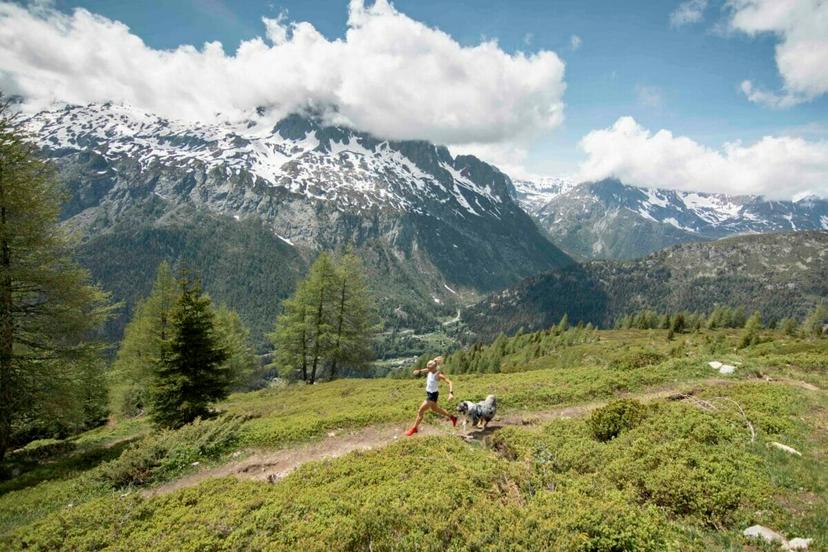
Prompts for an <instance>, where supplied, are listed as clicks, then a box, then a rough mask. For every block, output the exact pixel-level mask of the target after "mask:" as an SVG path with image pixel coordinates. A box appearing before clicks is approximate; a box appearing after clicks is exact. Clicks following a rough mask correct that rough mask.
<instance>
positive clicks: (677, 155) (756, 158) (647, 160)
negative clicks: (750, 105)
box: [579, 117, 828, 199]
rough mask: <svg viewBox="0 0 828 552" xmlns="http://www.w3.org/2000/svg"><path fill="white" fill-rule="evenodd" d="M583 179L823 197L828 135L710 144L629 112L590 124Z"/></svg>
mask: <svg viewBox="0 0 828 552" xmlns="http://www.w3.org/2000/svg"><path fill="white" fill-rule="evenodd" d="M579 145H580V147H581V149H582V150H583V151H584V152H585V153H586V154H587V159H586V161H584V162H583V163H582V164H581V166H580V174H579V177H580V179H582V180H600V179H602V178H609V177H615V178H618V179H620V180H622V181H624V182H626V183H628V184H636V185H641V186H646V187H659V188H670V189H677V190H692V191H707V192H724V193H730V194H761V195H764V196H766V197H769V198H772V199H782V198H785V199H790V198H792V197H794V196H797V195H802V194H805V193H814V194H817V195H820V196H823V197H828V141H806V140H804V139H802V138H798V137H791V136H765V137H764V138H762V139H761V140H759V141H758V142H756V143H754V144H751V145H747V146H745V145H742V144H741V143H740V142H729V143H726V144H724V145H723V146H722V147H721V148H720V149H718V150H716V149H711V148H708V147H706V146H704V145H702V144H699V143H698V142H695V141H694V140H692V139H690V138H687V137H685V136H673V134H672V133H671V132H670V131H668V130H659V131H658V132H656V133H652V132H650V131H649V130H647V129H646V128H644V127H642V126H641V125H639V124H638V123H637V122H636V121H635V119H633V118H632V117H621V118H619V119H618V120H617V121H616V122H615V124H614V125H613V126H612V127H610V128H607V129H602V130H593V131H592V132H590V133H588V134H587V135H586V136H584V137H583V138H582V139H581V141H580V143H579Z"/></svg>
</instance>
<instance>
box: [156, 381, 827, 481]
mask: <svg viewBox="0 0 828 552" xmlns="http://www.w3.org/2000/svg"><path fill="white" fill-rule="evenodd" d="M776 381H777V382H779V383H785V384H788V385H790V384H792V382H791V381H779V380H776ZM735 383H744V380H724V379H720V378H709V379H704V380H699V381H695V382H683V383H679V384H672V385H669V386H661V387H657V388H651V389H649V390H647V391H642V392H639V393H619V394H617V395H615V396H614V397H612V399H618V398H634V399H637V400H640V401H643V402H647V401H653V400H658V399H663V398H667V397H669V396H671V395H675V394H676V393H681V392H688V391H690V390H692V389H696V388H698V387H700V386H702V385H707V386H709V385H730V384H735ZM797 383H801V382H797ZM806 385H807V384H806ZM810 387H813V386H810ZM608 400H611V399H607V400H601V401H593V402H589V403H583V404H578V405H574V406H566V407H560V408H554V409H550V410H540V411H531V412H516V413H509V414H505V415H503V416H498V417H496V418H495V419H494V421H493V422H492V423H491V424H489V427H488V429H487V430H486V431H481V430H478V429H472V428H471V426H469V428H468V430H469V431H468V436H466V439H467V440H470V441H471V440H478V439H481V438H482V437H485V436H486V435H488V434H490V433H492V432H493V431H496V430H497V429H499V428H501V427H504V426H509V425H518V426H521V425H523V426H526V425H535V424H539V423H543V422H546V421H549V420H554V419H565V418H576V417H580V416H584V415H586V414H589V413H590V412H592V411H593V410H595V409H596V408H599V407H601V406H603V405H605V404H607V402H608ZM407 423H408V422H397V423H388V424H379V425H373V426H368V427H364V428H361V429H354V430H342V431H341V432H340V431H332V432H330V433H328V435H327V437H324V438H323V439H321V440H319V441H313V442H310V443H306V444H301V445H297V446H293V447H290V448H284V449H279V450H258V451H254V452H252V453H251V454H250V455H249V456H245V457H244V458H240V459H239V460H234V461H231V462H229V463H227V464H224V465H222V466H217V467H215V468H207V469H204V470H201V471H199V472H196V473H194V474H192V475H188V476H184V477H182V478H180V479H177V480H175V481H170V482H169V483H166V484H164V485H161V486H159V487H155V488H153V489H147V490H146V491H144V492H143V494H144V496H157V495H162V494H166V493H169V492H172V491H175V490H178V489H183V488H188V487H194V486H196V485H198V484H199V483H201V482H202V481H204V480H206V479H210V478H214V477H227V476H231V475H232V476H236V477H238V478H241V479H248V480H257V481H267V482H275V481H278V480H279V479H281V478H283V477H285V476H286V475H288V474H289V473H290V472H292V471H293V470H295V469H296V468H298V467H299V466H301V465H302V464H304V463H306V462H313V461H316V460H323V459H326V458H337V457H339V456H344V455H346V454H348V453H350V452H353V451H357V450H361V451H366V450H373V449H377V448H381V447H383V446H386V445H389V444H391V443H393V442H395V441H397V440H399V439H407V438H408V437H406V436H405V435H404V434H403V431H404V430H405V428H406V427H407ZM460 426H461V422H460V421H458V422H457V428H453V427H452V426H451V424H449V423H448V422H442V421H437V422H436V424H423V425H422V426H420V431H419V433H418V434H417V435H418V436H420V435H457V436H460V437H463V436H462V429H461V427H460ZM413 438H417V437H416V436H415V437H413Z"/></svg>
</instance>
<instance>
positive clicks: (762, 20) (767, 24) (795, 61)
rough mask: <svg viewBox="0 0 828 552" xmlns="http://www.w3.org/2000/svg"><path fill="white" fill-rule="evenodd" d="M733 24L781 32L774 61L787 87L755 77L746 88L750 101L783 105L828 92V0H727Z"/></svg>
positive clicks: (751, 31)
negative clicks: (770, 86)
mask: <svg viewBox="0 0 828 552" xmlns="http://www.w3.org/2000/svg"><path fill="white" fill-rule="evenodd" d="M726 7H727V9H728V10H729V11H730V21H729V25H730V28H731V29H732V30H734V31H738V32H743V33H746V34H748V35H758V34H761V33H773V34H775V35H776V36H778V37H779V43H778V44H777V46H776V55H775V57H776V66H777V68H778V69H779V74H780V75H781V76H782V81H783V89H782V90H781V91H780V92H779V93H776V92H768V91H765V90H762V89H760V88H757V87H756V86H755V85H754V84H753V83H752V82H750V81H745V82H743V83H742V86H741V88H742V91H743V92H744V94H745V96H746V97H747V98H748V99H749V100H750V101H752V102H755V103H759V104H763V105H767V106H769V107H776V108H785V107H791V106H793V105H796V104H799V103H802V102H807V101H810V100H813V99H814V98H816V97H818V96H821V95H822V94H825V93H826V92H828V71H826V67H828V2H826V1H824V0H728V1H727V4H726Z"/></svg>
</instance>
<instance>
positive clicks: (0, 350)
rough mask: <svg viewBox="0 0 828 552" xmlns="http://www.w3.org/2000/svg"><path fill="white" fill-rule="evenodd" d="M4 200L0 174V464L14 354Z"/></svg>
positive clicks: (5, 444)
mask: <svg viewBox="0 0 828 552" xmlns="http://www.w3.org/2000/svg"><path fill="white" fill-rule="evenodd" d="M5 199H6V198H5V193H4V188H3V182H2V172H0V462H2V461H3V459H4V458H5V455H6V449H8V447H9V437H10V436H11V435H10V434H11V415H12V412H11V409H12V395H11V393H12V386H11V374H12V369H13V367H12V355H13V352H14V318H13V315H12V309H13V307H14V304H13V302H12V281H11V251H10V248H9V242H8V238H7V236H8V233H7V231H6V205H5V203H6V202H5Z"/></svg>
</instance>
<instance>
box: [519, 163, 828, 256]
mask: <svg viewBox="0 0 828 552" xmlns="http://www.w3.org/2000/svg"><path fill="white" fill-rule="evenodd" d="M514 188H515V191H514V197H515V199H516V200H517V201H518V202H519V203H520V204H521V206H522V207H523V208H524V209H525V210H526V211H527V212H528V213H530V214H531V215H532V216H533V217H535V218H536V219H537V221H538V222H539V224H540V225H541V226H542V227H543V228H544V229H545V230H546V231H547V232H548V233H549V235H550V237H551V238H552V240H553V241H554V242H555V243H556V244H557V245H559V246H560V247H561V248H562V249H564V250H565V251H566V252H567V253H569V254H571V255H573V256H574V257H575V258H578V259H634V258H637V257H641V256H644V255H648V254H650V253H652V252H654V251H657V250H659V249H662V248H664V247H668V246H671V245H675V244H678V243H685V242H691V241H704V240H715V239H720V238H723V237H727V236H733V235H740V234H758V233H765V232H782V231H796V230H816V229H828V201H826V200H824V199H819V198H816V197H813V196H809V197H805V198H801V199H799V200H798V201H770V200H767V199H764V198H762V197H760V196H750V195H727V194H715V193H703V192H684V191H677V190H663V189H648V188H642V187H638V186H632V185H628V184H625V183H622V182H620V181H619V180H615V179H608V180H601V181H598V182H582V183H579V184H575V183H574V182H573V181H572V180H568V179H561V178H558V179H544V180H538V181H521V180H515V181H514Z"/></svg>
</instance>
